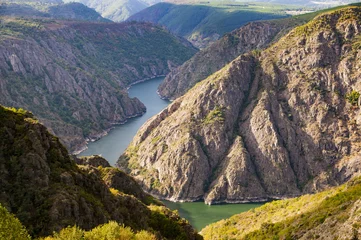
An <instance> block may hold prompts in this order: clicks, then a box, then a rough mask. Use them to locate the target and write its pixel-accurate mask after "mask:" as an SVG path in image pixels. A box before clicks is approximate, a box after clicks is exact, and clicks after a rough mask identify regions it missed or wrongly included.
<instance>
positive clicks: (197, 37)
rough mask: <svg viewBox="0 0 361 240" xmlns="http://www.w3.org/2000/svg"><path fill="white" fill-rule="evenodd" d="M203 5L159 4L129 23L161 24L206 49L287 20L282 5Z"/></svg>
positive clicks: (136, 15) (131, 19)
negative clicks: (243, 30)
mask: <svg viewBox="0 0 361 240" xmlns="http://www.w3.org/2000/svg"><path fill="white" fill-rule="evenodd" d="M251 5H252V6H248V5H247V4H246V6H245V4H242V3H240V4H227V3H220V2H219V3H216V4H212V3H209V4H207V3H205V2H204V3H199V4H192V5H175V4H171V3H158V4H156V5H153V6H151V7H149V8H146V9H144V10H143V11H141V12H139V13H137V14H134V15H133V16H131V17H130V18H129V19H128V21H145V22H152V23H156V24H160V25H162V26H165V27H167V29H169V30H170V31H171V32H173V33H175V34H177V35H178V36H182V37H185V38H187V39H188V40H189V41H190V42H192V43H193V44H194V45H195V46H196V47H198V48H204V47H206V46H208V45H209V44H210V43H211V42H214V41H216V40H218V39H219V38H220V37H221V36H222V35H223V34H225V33H227V32H230V31H232V30H234V29H237V28H239V27H240V26H242V25H244V24H246V23H248V22H252V21H257V20H266V19H276V18H283V17H286V16H287V15H286V13H285V12H284V11H283V10H282V9H284V7H282V6H274V5H273V6H270V5H266V4H259V5H255V4H254V5H253V4H251Z"/></svg>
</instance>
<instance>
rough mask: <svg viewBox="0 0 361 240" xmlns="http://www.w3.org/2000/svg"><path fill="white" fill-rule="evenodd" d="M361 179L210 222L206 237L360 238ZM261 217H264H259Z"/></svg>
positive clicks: (204, 234) (204, 231)
mask: <svg viewBox="0 0 361 240" xmlns="http://www.w3.org/2000/svg"><path fill="white" fill-rule="evenodd" d="M360 204H361V180H360V178H358V179H354V180H351V181H350V182H348V183H347V184H344V185H342V186H341V187H338V188H334V189H331V190H328V191H325V192H321V193H318V194H315V195H306V196H302V197H299V198H294V199H290V200H282V201H275V202H271V203H267V204H266V205H264V206H262V207H259V208H256V209H254V210H252V211H249V212H246V213H242V214H239V215H235V216H233V217H231V218H229V219H226V220H222V221H220V222H217V223H214V224H211V225H209V226H207V227H206V228H204V229H203V230H202V235H203V236H204V239H239V240H241V239H265V240H266V239H360V237H361V226H360V221H361V217H360V211H361V205H360ZM259 216H262V217H259Z"/></svg>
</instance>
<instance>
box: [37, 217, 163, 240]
mask: <svg viewBox="0 0 361 240" xmlns="http://www.w3.org/2000/svg"><path fill="white" fill-rule="evenodd" d="M99 239H106V240H119V239H121V240H155V239H157V238H156V236H155V235H154V234H153V233H151V232H147V231H144V230H142V231H139V232H137V233H135V232H134V231H133V230H132V229H131V228H130V227H125V226H121V225H119V224H118V223H117V222H114V221H110V222H109V223H106V224H103V225H100V226H98V227H96V228H94V229H92V230H90V231H84V230H81V229H80V228H78V227H76V226H74V227H67V228H64V229H62V230H61V231H60V232H59V233H54V234H53V236H51V237H46V238H44V239H43V240H99Z"/></svg>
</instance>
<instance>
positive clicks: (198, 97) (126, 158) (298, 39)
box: [118, 7, 361, 204]
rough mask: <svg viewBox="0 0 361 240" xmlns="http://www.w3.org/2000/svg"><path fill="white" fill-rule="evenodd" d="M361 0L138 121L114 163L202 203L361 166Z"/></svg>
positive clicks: (176, 196)
mask: <svg viewBox="0 0 361 240" xmlns="http://www.w3.org/2000/svg"><path fill="white" fill-rule="evenodd" d="M360 29H361V8H360V7H347V8H344V9H341V10H336V11H333V12H332V13H327V14H323V15H320V16H318V17H316V18H315V19H314V20H313V21H311V22H310V23H308V24H306V25H303V26H300V27H297V28H295V29H294V30H293V31H291V32H290V33H289V34H287V35H286V36H285V37H283V38H281V39H280V40H279V41H278V42H277V43H275V44H274V45H272V46H271V47H269V48H268V49H266V50H265V51H262V52H253V53H249V54H245V55H241V56H240V57H238V58H237V59H235V60H234V61H232V62H231V63H230V64H228V65H227V66H226V67H224V68H223V69H221V70H220V71H218V72H216V73H215V74H213V75H211V76H210V77H208V78H207V79H205V80H204V81H202V82H200V83H198V84H196V85H195V86H194V87H193V88H192V89H191V90H190V91H188V92H187V93H186V94H185V95H184V96H182V97H180V98H178V99H177V100H175V101H174V102H173V103H172V104H171V105H170V106H169V107H168V108H167V109H165V110H164V111H163V112H161V113H160V114H158V115H157V116H155V117H153V118H152V119H150V120H149V121H148V122H147V123H145V125H143V126H142V128H141V129H140V131H139V132H138V133H137V135H136V136H135V138H134V139H133V141H132V143H131V145H130V146H129V148H128V149H127V150H126V152H125V154H124V155H123V156H121V157H120V159H119V161H118V165H119V166H120V167H121V168H122V169H124V170H126V171H128V173H130V174H131V175H132V176H134V177H135V178H136V179H137V180H138V181H139V182H140V183H141V184H142V186H143V188H144V189H146V190H147V191H148V192H150V193H152V194H154V195H157V196H159V197H161V198H165V199H170V200H174V201H181V200H182V201H184V200H185V201H195V200H200V199H204V200H205V202H206V203H209V204H212V203H220V202H248V201H264V200H268V199H279V198H286V197H292V196H298V195H301V194H306V193H312V192H317V191H320V190H323V189H325V188H327V187H330V186H334V185H338V184H341V183H344V182H345V181H347V180H348V179H350V178H351V177H353V176H356V175H359V174H360V173H361V161H360V157H359V155H360V151H361V145H360V142H361V136H360V117H359V115H360V113H361V111H360V109H359V107H358V105H357V104H358V100H359V96H360V94H359V92H360V91H361V85H360V81H358V80H359V77H360V73H361V72H360V70H359V67H360V66H359V59H360V56H361V55H360V51H361V50H360V45H361V43H360Z"/></svg>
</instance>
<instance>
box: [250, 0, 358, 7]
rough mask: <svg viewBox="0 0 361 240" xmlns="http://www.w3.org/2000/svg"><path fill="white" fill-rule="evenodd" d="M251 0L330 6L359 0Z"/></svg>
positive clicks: (255, 0)
mask: <svg viewBox="0 0 361 240" xmlns="http://www.w3.org/2000/svg"><path fill="white" fill-rule="evenodd" d="M253 2H270V3H278V4H295V5H305V6H319V7H331V6H337V5H346V4H350V3H356V2H360V1H359V0H331V1H330V0H253Z"/></svg>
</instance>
